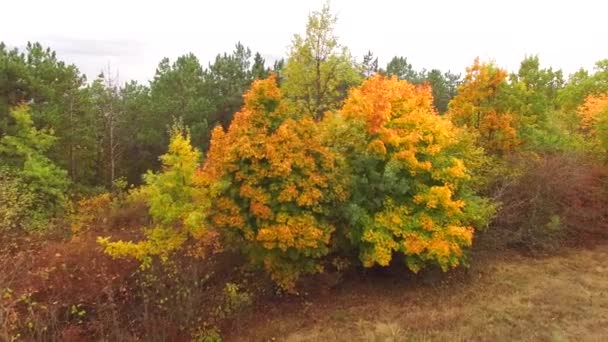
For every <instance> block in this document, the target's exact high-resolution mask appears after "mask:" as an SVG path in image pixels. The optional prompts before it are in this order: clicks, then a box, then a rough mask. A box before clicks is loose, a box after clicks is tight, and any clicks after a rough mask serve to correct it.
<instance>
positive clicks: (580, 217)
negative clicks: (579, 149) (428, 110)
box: [484, 154, 608, 251]
mask: <svg viewBox="0 0 608 342" xmlns="http://www.w3.org/2000/svg"><path fill="white" fill-rule="evenodd" d="M508 164H509V165H510V167H511V169H514V170H517V172H514V173H513V176H512V177H509V178H506V179H504V180H503V181H502V182H501V183H500V184H498V185H497V186H496V187H495V189H494V197H495V198H496V200H497V201H499V202H500V210H499V212H498V215H497V216H496V218H495V220H494V222H493V224H492V228H491V229H490V230H489V231H488V232H487V233H486V235H487V236H485V237H484V241H485V242H486V243H491V244H492V245H493V246H496V245H498V246H507V247H517V248H522V249H525V250H528V251H548V250H552V249H556V248H558V247H560V246H562V245H564V244H577V243H584V244H588V243H590V242H592V241H594V240H596V238H597V237H598V236H603V237H606V236H608V212H607V211H606V208H608V191H607V190H608V186H607V185H608V182H607V179H608V178H607V176H608V175H607V172H606V170H605V167H603V166H602V165H601V164H600V163H598V162H597V161H595V160H594V159H592V158H590V157H588V156H584V155H578V154H546V155H538V156H535V155H525V156H519V157H513V158H511V159H510V160H509V161H508Z"/></svg>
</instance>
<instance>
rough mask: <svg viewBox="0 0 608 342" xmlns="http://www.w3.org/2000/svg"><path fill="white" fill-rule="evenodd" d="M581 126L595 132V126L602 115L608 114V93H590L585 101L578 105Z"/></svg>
mask: <svg viewBox="0 0 608 342" xmlns="http://www.w3.org/2000/svg"><path fill="white" fill-rule="evenodd" d="M578 115H579V117H580V120H581V122H580V124H581V128H582V129H583V130H585V131H588V132H591V133H592V134H595V130H596V128H595V126H596V125H597V123H598V121H599V120H600V119H601V118H602V116H608V93H606V94H599V95H589V96H587V98H585V102H584V103H583V104H582V105H580V107H578Z"/></svg>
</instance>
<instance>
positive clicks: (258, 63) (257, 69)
mask: <svg viewBox="0 0 608 342" xmlns="http://www.w3.org/2000/svg"><path fill="white" fill-rule="evenodd" d="M269 72H270V70H269V69H268V68H267V67H266V61H265V60H264V58H263V57H262V55H260V53H259V52H256V53H255V56H254V57H253V65H252V66H251V76H252V78H253V80H262V79H265V78H267V77H268V73H269Z"/></svg>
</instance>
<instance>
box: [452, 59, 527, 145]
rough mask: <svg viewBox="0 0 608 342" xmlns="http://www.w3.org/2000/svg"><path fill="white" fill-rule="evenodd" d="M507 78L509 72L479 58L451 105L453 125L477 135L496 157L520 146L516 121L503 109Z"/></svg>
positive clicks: (468, 72) (469, 70)
mask: <svg viewBox="0 0 608 342" xmlns="http://www.w3.org/2000/svg"><path fill="white" fill-rule="evenodd" d="M506 77H507V73H506V71H504V70H502V69H500V68H498V67H496V66H495V65H494V64H492V63H481V62H480V61H479V59H478V58H477V59H475V62H474V63H473V65H472V66H470V67H468V68H467V73H466V75H465V77H464V80H463V82H462V84H461V85H460V86H459V87H458V95H457V96H456V97H454V98H453V99H452V101H450V103H449V109H448V115H449V117H450V119H451V120H452V122H453V123H454V124H455V125H456V126H459V127H466V128H467V129H469V130H470V131H472V132H475V133H476V134H478V136H479V141H480V143H481V144H482V146H484V147H485V148H486V149H487V150H488V151H490V152H493V153H504V152H508V151H510V150H512V149H513V148H514V147H515V146H517V144H518V143H519V142H518V138H517V130H516V125H517V122H516V117H515V116H514V115H513V114H511V113H509V112H507V111H505V110H503V109H502V108H501V106H500V95H501V92H502V91H503V87H504V86H505V85H506V82H505V80H506Z"/></svg>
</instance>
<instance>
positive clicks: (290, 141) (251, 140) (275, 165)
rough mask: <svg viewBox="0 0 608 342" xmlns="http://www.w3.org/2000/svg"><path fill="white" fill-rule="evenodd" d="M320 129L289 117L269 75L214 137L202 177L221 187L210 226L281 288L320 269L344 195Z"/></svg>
mask: <svg viewBox="0 0 608 342" xmlns="http://www.w3.org/2000/svg"><path fill="white" fill-rule="evenodd" d="M319 133H320V132H319V128H318V125H317V124H316V123H315V122H314V121H313V120H312V119H309V118H298V117H296V116H295V115H293V114H292V112H291V110H290V108H289V106H288V105H287V102H286V101H285V100H284V99H283V95H282V93H281V91H280V90H279V88H278V87H277V85H276V80H275V78H274V76H271V77H270V78H268V79H266V80H261V81H256V82H254V84H253V86H252V88H251V90H250V91H249V92H248V93H247V94H246V95H245V105H244V107H243V109H242V110H241V112H239V113H237V114H236V115H235V117H234V120H233V121H232V124H231V125H230V128H229V129H228V131H227V132H224V131H223V129H222V128H220V127H218V128H216V129H215V130H214V131H213V135H212V139H211V148H210V150H209V153H208V155H207V158H208V159H207V161H206V163H205V165H204V168H203V172H202V174H201V179H203V180H204V181H205V182H207V184H218V185H219V189H218V196H217V197H216V198H215V199H214V201H213V203H212V207H211V211H210V216H209V220H210V223H211V224H212V225H213V226H215V227H217V228H219V229H221V230H222V231H223V232H225V233H226V234H227V235H228V236H229V238H231V239H232V240H233V241H234V242H236V244H237V245H239V246H241V247H242V250H243V252H244V253H245V254H246V255H247V256H248V257H249V259H250V260H251V261H252V262H253V263H255V264H260V265H263V267H264V268H265V269H266V270H267V271H268V272H269V273H270V275H271V276H272V278H273V279H274V280H275V281H277V282H278V283H279V284H280V285H281V286H282V287H284V288H292V287H293V286H294V284H295V281H296V280H297V278H298V277H299V275H301V274H304V273H313V272H317V271H320V270H321V265H320V263H319V260H320V258H321V257H323V256H324V255H326V254H327V253H328V251H329V248H330V239H331V235H332V233H333V231H334V229H335V228H334V225H333V224H332V222H331V221H330V220H329V219H328V218H329V217H330V216H331V215H330V214H331V212H332V206H333V205H334V203H336V202H337V201H340V200H343V199H344V197H345V192H344V187H343V186H342V184H341V183H340V182H339V181H338V177H337V171H338V168H337V163H338V161H337V158H338V156H337V155H335V154H334V153H333V152H332V151H331V150H330V149H329V148H327V147H326V146H324V145H323V144H322V141H321V139H320V135H319Z"/></svg>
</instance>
